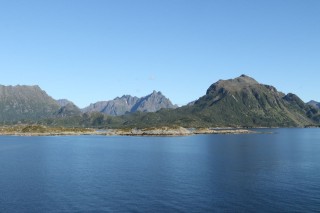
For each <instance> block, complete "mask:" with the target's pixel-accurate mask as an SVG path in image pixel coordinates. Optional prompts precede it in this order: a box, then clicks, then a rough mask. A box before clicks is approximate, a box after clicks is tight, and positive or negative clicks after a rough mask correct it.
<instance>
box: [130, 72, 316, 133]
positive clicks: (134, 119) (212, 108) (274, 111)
mask: <svg viewBox="0 0 320 213" xmlns="http://www.w3.org/2000/svg"><path fill="white" fill-rule="evenodd" d="M318 117H319V112H318V111H317V110H315V109H314V108H313V107H311V106H309V105H307V104H305V103H304V102H303V101H302V100H301V99H300V98H299V97H298V96H296V95H294V94H291V93H289V94H287V95H286V94H284V93H282V92H278V91H277V89H276V88H275V87H273V86H269V85H264V84H260V83H258V82H257V81H256V80H255V79H253V78H251V77H249V76H246V75H241V76H240V77H238V78H235V79H229V80H220V81H218V82H216V83H214V84H212V85H211V86H210V87H209V89H208V90H207V92H206V94H205V95H204V96H202V97H201V98H199V99H198V100H197V101H195V102H194V103H193V104H189V105H187V106H183V107H180V108H177V109H175V110H171V111H167V110H160V111H158V112H157V113H148V114H136V115H132V116H126V117H125V119H126V121H125V122H124V123H125V125H128V126H130V125H131V126H134V125H136V124H137V123H139V125H143V126H157V125H158V126H162V125H166V124H172V125H179V126H185V127H203V126H211V127H213V126H217V127H221V126H233V127H246V126H247V127H290V126H292V127H293V126H307V125H314V124H315V123H317V122H319V121H318Z"/></svg>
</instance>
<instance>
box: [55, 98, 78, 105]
mask: <svg viewBox="0 0 320 213" xmlns="http://www.w3.org/2000/svg"><path fill="white" fill-rule="evenodd" d="M56 102H57V104H59V106H61V107H64V106H66V105H68V104H74V103H73V102H72V101H69V100H68V99H58V100H56Z"/></svg>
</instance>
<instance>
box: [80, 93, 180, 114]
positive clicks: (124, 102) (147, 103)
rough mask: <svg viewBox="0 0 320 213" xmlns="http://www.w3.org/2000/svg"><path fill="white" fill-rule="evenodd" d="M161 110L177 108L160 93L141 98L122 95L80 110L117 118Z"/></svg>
mask: <svg viewBox="0 0 320 213" xmlns="http://www.w3.org/2000/svg"><path fill="white" fill-rule="evenodd" d="M163 108H164V109H174V108H177V106H176V105H173V104H172V103H171V101H170V100H169V99H168V98H166V97H165V96H164V95H163V94H162V93H161V92H157V91H153V92H152V93H151V94H149V95H147V96H145V97H141V98H138V97H136V96H134V97H133V96H131V95H124V96H122V97H117V98H115V99H113V100H111V101H99V102H97V103H94V104H90V105H89V106H88V107H86V108H84V109H82V111H83V112H85V113H88V112H101V113H105V114H107V115H113V116H119V115H124V114H126V113H133V112H137V111H141V112H156V111H158V110H160V109H163Z"/></svg>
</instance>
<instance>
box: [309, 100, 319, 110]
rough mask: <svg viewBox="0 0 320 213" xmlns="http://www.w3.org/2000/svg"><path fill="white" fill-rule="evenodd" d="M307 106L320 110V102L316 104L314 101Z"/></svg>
mask: <svg viewBox="0 0 320 213" xmlns="http://www.w3.org/2000/svg"><path fill="white" fill-rule="evenodd" d="M307 104H308V105H310V106H313V107H314V108H316V109H320V103H319V102H316V101H313V100H312V101H309V102H308V103H307Z"/></svg>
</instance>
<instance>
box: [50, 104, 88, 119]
mask: <svg viewBox="0 0 320 213" xmlns="http://www.w3.org/2000/svg"><path fill="white" fill-rule="evenodd" d="M81 114H82V112H81V110H80V109H79V108H78V107H77V106H76V105H74V104H73V103H72V102H70V103H67V104H66V105H64V106H61V108H60V109H59V110H58V111H57V112H55V113H54V116H55V117H67V116H79V115H81Z"/></svg>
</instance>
